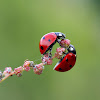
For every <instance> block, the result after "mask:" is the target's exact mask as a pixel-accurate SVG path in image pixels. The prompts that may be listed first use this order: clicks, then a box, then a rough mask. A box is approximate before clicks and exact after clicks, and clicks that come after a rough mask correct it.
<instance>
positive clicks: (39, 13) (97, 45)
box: [0, 0, 100, 100]
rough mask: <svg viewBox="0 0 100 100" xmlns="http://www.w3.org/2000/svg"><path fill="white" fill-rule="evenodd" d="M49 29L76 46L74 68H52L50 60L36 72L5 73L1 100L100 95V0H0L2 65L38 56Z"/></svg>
mask: <svg viewBox="0 0 100 100" xmlns="http://www.w3.org/2000/svg"><path fill="white" fill-rule="evenodd" d="M53 31H54V32H63V33H66V38H67V39H70V40H71V44H73V45H74V46H75V48H76V50H77V62H76V65H75V66H74V68H73V69H72V70H70V71H68V72H64V73H60V72H56V71H53V70H52V69H53V67H54V66H55V64H56V63H57V62H58V60H57V59H54V60H53V64H52V65H50V66H45V70H44V71H43V74H42V75H40V76H38V75H35V74H34V73H33V71H30V72H24V73H23V76H22V77H20V78H18V77H16V76H15V75H14V76H13V77H9V78H8V79H7V80H5V81H4V82H3V83H1V84H0V100H100V61H99V60H100V1H99V0H0V69H1V70H2V71H3V70H4V68H5V67H7V66H12V68H13V69H14V68H15V67H17V66H20V65H22V64H23V62H24V60H25V59H29V60H33V61H35V60H37V59H39V58H40V57H41V54H40V52H39V41H40V38H41V37H42V36H43V35H44V34H46V33H48V32H53ZM57 47H58V45H57V44H56V45H55V46H54V48H53V52H55V49H56V48H57ZM40 62H41V60H38V61H35V63H40Z"/></svg>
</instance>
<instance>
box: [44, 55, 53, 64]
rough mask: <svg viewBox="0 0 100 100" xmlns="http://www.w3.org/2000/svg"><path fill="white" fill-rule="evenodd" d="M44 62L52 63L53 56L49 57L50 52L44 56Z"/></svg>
mask: <svg viewBox="0 0 100 100" xmlns="http://www.w3.org/2000/svg"><path fill="white" fill-rule="evenodd" d="M42 63H44V64H45V65H46V64H47V65H51V64H52V58H51V57H49V55H48V54H45V55H44V57H43V58H42Z"/></svg>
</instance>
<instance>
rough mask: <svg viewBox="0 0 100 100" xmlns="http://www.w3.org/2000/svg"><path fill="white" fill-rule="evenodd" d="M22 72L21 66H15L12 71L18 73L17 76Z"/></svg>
mask: <svg viewBox="0 0 100 100" xmlns="http://www.w3.org/2000/svg"><path fill="white" fill-rule="evenodd" d="M22 72H23V67H22V66H20V67H17V68H15V69H14V73H15V74H16V75H18V76H19V74H21V73H22Z"/></svg>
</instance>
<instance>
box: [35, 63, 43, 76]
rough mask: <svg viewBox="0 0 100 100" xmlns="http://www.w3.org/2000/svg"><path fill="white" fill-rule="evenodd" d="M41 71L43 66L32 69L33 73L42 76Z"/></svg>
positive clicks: (38, 65) (39, 65)
mask: <svg viewBox="0 0 100 100" xmlns="http://www.w3.org/2000/svg"><path fill="white" fill-rule="evenodd" d="M43 69H44V66H43V65H42V64H37V65H35V67H33V70H34V73H35V74H38V75H40V74H42V71H43Z"/></svg>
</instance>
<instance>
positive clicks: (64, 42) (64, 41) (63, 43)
mask: <svg viewBox="0 0 100 100" xmlns="http://www.w3.org/2000/svg"><path fill="white" fill-rule="evenodd" d="M69 45H70V40H68V39H62V40H61V41H60V46H61V47H63V48H68V46H69Z"/></svg>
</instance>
